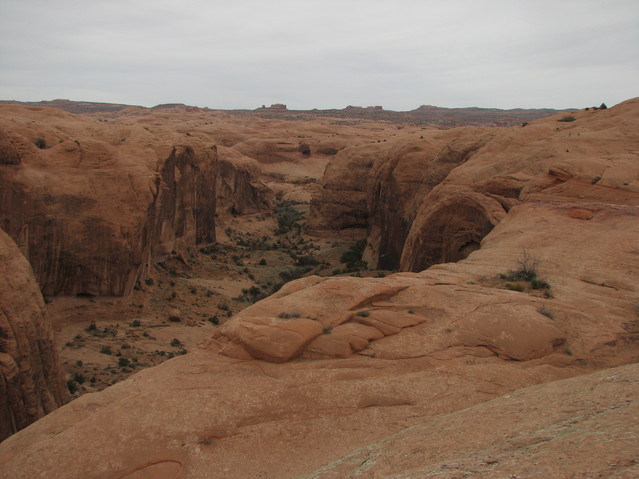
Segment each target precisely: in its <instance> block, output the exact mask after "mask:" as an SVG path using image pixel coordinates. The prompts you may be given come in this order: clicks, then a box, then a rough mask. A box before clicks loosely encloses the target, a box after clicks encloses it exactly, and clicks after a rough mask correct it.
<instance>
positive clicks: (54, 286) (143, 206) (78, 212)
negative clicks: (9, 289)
mask: <svg viewBox="0 0 639 479" xmlns="http://www.w3.org/2000/svg"><path fill="white" fill-rule="evenodd" d="M5 108H7V109H10V110H9V111H8V112H5V117H6V116H9V115H10V114H11V115H16V116H18V117H20V115H24V117H26V118H29V115H34V113H35V112H33V111H32V110H33V109H31V110H30V109H17V108H16V107H5ZM45 110H46V109H45ZM38 113H39V112H38ZM45 113H46V114H41V115H40V116H43V118H40V116H38V115H35V116H36V117H37V118H39V123H38V122H31V123H29V122H26V121H25V125H19V124H18V125H13V124H11V122H7V121H5V124H6V125H9V126H8V127H7V128H6V130H5V132H4V134H3V136H2V137H1V138H0V142H1V144H2V146H0V154H1V155H2V156H1V159H0V168H1V170H2V172H1V173H2V174H1V175H0V195H1V201H0V224H1V225H2V227H3V228H4V229H5V230H6V231H7V233H8V234H9V235H10V236H12V237H13V238H14V240H15V241H16V242H17V243H18V245H19V247H20V248H21V249H22V250H23V251H24V253H25V255H26V256H27V258H28V260H29V262H30V263H31V265H32V267H33V270H34V272H35V275H36V278H37V280H38V283H39V284H40V287H41V289H42V291H43V293H44V294H48V295H56V294H67V295H71V294H79V293H88V294H94V295H125V294H128V293H129V292H130V291H131V290H132V288H133V287H134V285H135V284H136V282H137V281H138V280H140V279H141V278H143V277H144V275H145V274H146V270H147V269H148V268H149V266H150V264H151V262H152V261H155V260H158V259H160V258H162V256H163V255H166V254H168V253H170V252H171V251H173V250H177V249H180V248H183V247H186V246H189V245H193V244H196V243H199V242H203V241H208V242H210V241H213V240H214V239H215V181H216V150H215V149H214V148H211V147H206V146H203V145H197V146H195V147H192V146H188V145H183V146H173V145H170V144H164V145H153V142H154V141H160V140H158V139H157V138H154V137H152V136H151V135H150V134H148V133H147V132H146V131H144V130H142V129H140V130H141V131H136V132H135V135H140V136H141V137H142V139H139V138H133V139H131V141H130V142H129V143H127V142H126V141H122V139H120V140H117V144H115V145H114V144H113V142H114V140H113V139H112V137H110V135H112V134H117V133H118V132H117V131H115V132H114V131H113V130H112V129H109V128H108V127H106V126H105V127H104V131H103V132H101V133H100V134H101V139H94V138H93V137H92V136H93V134H92V133H91V132H87V129H88V128H90V126H91V125H90V123H89V121H88V120H86V119H84V118H78V117H75V116H74V115H70V114H66V113H62V112H56V111H55V110H46V112H45ZM47 116H48V119H49V120H50V122H51V123H52V124H55V122H56V121H60V122H65V124H66V123H68V124H69V125H68V126H67V128H68V129H71V131H72V132H73V133H75V134H78V138H80V139H79V140H76V141H68V140H65V139H63V138H62V137H61V135H62V133H61V132H60V131H54V132H52V133H50V134H48V135H46V136H48V138H49V139H48V140H47V143H50V144H51V145H52V146H51V147H49V148H46V149H38V148H36V146H34V145H33V144H32V143H31V141H29V139H28V137H27V136H26V135H32V136H33V135H38V128H42V129H45V128H51V126H50V125H49V124H46V123H45V120H46V119H47ZM32 123H35V126H34V125H33V124H32ZM87 123H89V124H88V125H87ZM13 129H15V131H14V130H13ZM64 131H68V130H66V129H65V130H64ZM54 135H55V136H54ZM132 136H134V135H132ZM56 137H58V138H59V139H58V140H57V141H56ZM151 145H153V147H152V146H151Z"/></svg>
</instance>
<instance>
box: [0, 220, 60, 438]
mask: <svg viewBox="0 0 639 479" xmlns="http://www.w3.org/2000/svg"><path fill="white" fill-rule="evenodd" d="M0 283H1V284H2V287H1V288H0V440H1V439H4V438H6V437H8V436H10V435H11V434H13V433H15V432H16V431H19V430H20V429H23V428H24V427H26V426H28V425H29V424H31V423H32V422H34V421H36V420H37V419H39V418H41V417H43V416H44V415H45V414H48V413H50V412H51V411H53V410H54V409H56V408H58V407H60V406H62V404H64V403H65V402H66V401H67V400H68V393H67V390H66V386H65V383H64V375H63V373H62V370H61V368H60V364H59V359H58V353H57V351H56V350H55V347H54V342H53V330H52V328H51V324H50V322H49V318H48V316H47V314H46V311H45V309H44V302H43V300H42V295H41V294H40V291H39V289H38V285H37V283H36V281H35V278H34V277H33V272H32V271H31V267H30V266H29V263H28V262H27V260H26V259H25V258H24V256H22V254H21V253H20V250H18V248H17V246H16V245H15V243H14V242H13V241H12V240H11V238H9V236H8V235H7V234H6V233H5V232H4V231H2V230H0Z"/></svg>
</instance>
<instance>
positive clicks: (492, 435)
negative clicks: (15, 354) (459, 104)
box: [0, 101, 639, 479]
mask: <svg viewBox="0 0 639 479" xmlns="http://www.w3.org/2000/svg"><path fill="white" fill-rule="evenodd" d="M636 108H637V102H636V101H633V102H628V103H626V104H623V105H620V106H619V107H615V108H612V109H610V110H608V111H597V112H580V113H577V114H576V115H575V116H576V117H577V120H576V121H575V122H572V123H571V124H564V122H560V123H558V122H557V120H556V119H550V120H548V121H550V122H551V123H550V124H548V125H547V124H545V123H543V122H542V124H540V125H534V124H531V125H528V126H526V127H525V128H521V127H520V130H521V131H524V130H528V129H529V128H530V129H531V130H530V131H527V132H526V133H525V135H524V137H520V136H519V135H520V133H519V130H517V131H515V130H507V131H506V132H505V133H503V134H502V133H499V134H498V135H495V137H494V138H492V139H489V140H488V141H487V142H486V143H485V144H484V146H482V147H480V148H479V149H477V150H476V151H475V152H474V153H473V154H472V155H470V156H468V155H464V154H461V155H460V156H459V158H460V159H459V160H455V161H460V162H461V163H460V166H458V167H457V168H454V169H453V170H451V171H450V173H448V175H447V176H446V178H445V179H444V180H443V181H442V182H441V183H440V184H439V185H438V186H436V187H434V188H433V189H432V190H431V191H430V192H429V193H428V194H426V196H425V197H424V199H422V200H419V201H421V203H419V207H418V208H417V209H416V210H415V219H414V221H413V224H412V226H411V230H410V232H409V235H408V238H407V241H406V244H407V245H408V246H406V247H405V248H404V251H403V256H402V262H404V261H406V263H405V264H406V268H407V269H414V268H418V267H419V265H421V264H425V263H426V262H428V261H430V260H428V259H426V260H425V259H424V258H436V257H438V255H439V257H440V258H444V260H445V259H446V258H450V259H458V258H459V257H461V256H464V255H465V254H466V253H467V252H470V251H472V252H470V253H469V254H468V256H467V257H466V258H465V259H463V260H461V261H459V262H457V263H445V264H437V265H433V266H431V267H430V268H428V269H427V270H424V271H420V272H403V273H397V274H394V275H390V276H387V277H385V278H352V277H348V278H345V277H341V278H321V277H318V276H315V277H308V278H303V279H300V280H297V281H294V282H291V283H288V284H287V285H285V286H284V287H283V288H282V289H281V290H280V291H279V292H278V293H276V294H275V295H273V296H271V297H269V298H267V299H265V300H263V301H261V302H258V303H256V304H254V305H253V306H251V307H249V308H247V309H245V310H244V311H242V312H241V313H239V314H238V315H236V316H235V317H233V318H231V319H230V320H229V321H227V322H226V323H225V324H224V325H223V326H221V327H220V328H219V330H218V334H216V335H215V337H213V338H211V339H210V340H209V341H207V342H206V343H205V344H203V345H201V347H200V349H198V350H195V351H192V352H190V353H188V354H186V355H184V356H180V357H177V358H174V359H171V360H169V361H166V362H164V363H162V364H161V365H160V366H158V367H156V368H152V369H147V370H143V371H141V372H139V373H137V374H135V375H133V376H131V377H130V378H129V379H127V380H125V381H123V382H121V383H118V384H116V385H114V386H112V387H110V388H108V389H106V390H104V391H102V392H100V393H98V394H91V395H84V396H82V397H80V398H79V399H77V400H76V401H74V402H73V403H71V404H68V405H66V406H64V407H62V408H60V409H58V410H56V411H54V412H53V413H51V414H49V415H47V416H46V417H44V418H43V419H41V420H40V421H38V422H37V423H36V424H34V425H32V426H30V427H29V428H27V429H25V430H23V431H20V432H18V433H17V434H15V435H13V436H12V437H10V438H8V439H7V440H5V441H4V442H3V443H2V444H1V445H0V470H2V471H3V473H4V474H6V475H7V476H8V477H12V478H17V479H20V478H25V479H26V478H29V479H31V478H34V477H46V476H48V475H51V473H52V472H55V475H56V477H59V478H60V479H65V478H72V477H99V478H104V479H123V478H127V479H136V478H141V477H155V478H159V479H177V478H180V477H198V478H199V477H211V478H216V477H219V478H225V479H234V478H238V479H239V478H242V479H244V478H247V477H278V478H283V479H286V478H295V477H348V476H349V475H351V476H353V477H369V476H370V477H402V476H406V477H409V476H410V477H420V476H426V475H433V474H434V475H439V476H441V477H448V478H451V479H452V477H458V476H460V475H469V474H471V473H473V474H483V475H487V476H488V475H490V474H492V472H494V471H496V473H495V474H494V475H495V476H496V477H497V476H498V477H502V476H508V475H513V474H519V473H520V471H521V470H523V471H524V472H525V473H526V474H528V473H529V475H533V473H536V472H542V474H543V475H545V476H550V477H554V476H557V475H558V474H565V475H567V476H568V475H574V476H576V477H582V476H586V475H587V474H590V471H593V472H594V474H597V475H601V476H606V477H620V478H621V477H634V476H636V473H635V472H636V469H637V463H636V441H635V440H634V438H635V436H636V434H637V433H638V432H639V431H638V430H637V425H636V421H632V420H629V419H628V418H634V417H635V416H636V415H637V413H638V411H637V404H638V403H637V381H636V376H637V366H636V364H630V363H637V362H639V352H638V351H637V347H636V345H637V341H639V327H638V324H639V319H638V317H637V309H636V305H637V286H636V285H637V284H638V283H639V281H638V280H639V278H638V277H637V272H638V271H639V255H638V254H637V251H638V248H637V238H639V207H638V206H639V204H638V202H637V201H638V195H637V191H638V187H639V179H638V178H639V174H637V173H638V168H639V166H637V162H636V151H637V139H636V131H637V128H636V121H637V115H636V111H637V110H636ZM610 112H611V113H610ZM591 113H592V115H596V116H592V118H588V115H591ZM582 120H583V121H582ZM580 125H583V126H580ZM549 131H551V133H552V132H554V133H552V134H551V135H550V137H549ZM579 133H581V134H579ZM555 137H556V140H553V139H552V138H555ZM524 140H525V141H524ZM582 140H585V143H581V141H582ZM471 143H472V142H471ZM374 148H376V147H371V149H372V150H374ZM565 149H569V150H571V151H572V150H573V149H574V150H575V151H576V153H575V156H574V160H570V158H567V157H564V156H563V153H562V155H561V157H562V158H564V159H565V160H566V161H561V162H560V161H557V156H556V155H557V154H558V153H560V152H562V151H565ZM460 150H461V149H460ZM437 151H440V152H442V151H450V150H446V147H445V146H443V147H442V149H439V150H437ZM500 151H503V152H504V153H500ZM605 151H607V152H608V153H605ZM478 155H480V156H478ZM553 155H555V156H553ZM338 156H339V155H338ZM490 158H492V160H490ZM546 158H554V159H553V160H552V161H546ZM480 159H481V161H479V160H480ZM568 160H570V161H568ZM491 161H493V163H492V164H491ZM371 166H372V165H371ZM491 171H492V173H491ZM398 173H399V172H398ZM593 173H597V177H598V178H597V177H594V178H590V175H592V174H593ZM390 177H391V178H392V177H393V176H392V175H391V176H390ZM418 196H419V195H417V194H415V198H417V197H418ZM425 199H429V201H425ZM431 200H432V201H431ZM447 202H449V203H447ZM465 202H467V203H465ZM415 204H416V205H417V204H418V200H416V201H415ZM447 204H451V205H453V208H452V209H451V210H443V209H442V205H447ZM465 208H468V209H465ZM429 211H449V213H454V214H456V215H457V216H459V217H460V218H462V219H464V221H459V220H454V219H451V221H450V222H445V221H443V220H440V219H438V218H439V216H437V215H436V214H430V216H429V215H425V214H424V212H429ZM477 215H479V216H480V217H481V218H482V219H481V220H480V221H479V222H478V223H473V221H475V218H476V217H477ZM427 219H428V220H427ZM431 222H434V223H435V224H437V225H439V226H440V229H443V232H442V234H441V236H440V239H441V242H445V243H446V244H447V243H448V242H450V240H451V239H455V238H459V241H458V242H457V243H453V244H454V245H455V246H454V247H453V249H446V248H443V249H441V248H440V246H438V244H439V243H438V242H434V243H432V244H431V243H428V241H426V239H427V238H425V237H424V232H425V231H426V232H427V231H428V227H429V224H430V223H431ZM449 224H450V225H451V229H450V231H449V230H446V227H447V226H448V225H449ZM477 224H479V226H481V228H484V226H485V229H481V228H479V227H478V226H477ZM431 227H432V226H431ZM461 229H466V230H475V229H479V233H477V236H473V235H474V234H475V233H474V232H473V231H469V232H468V236H464V235H465V234H466V233H464V235H461V234H460V230H461ZM428 235H431V233H428ZM480 237H481V238H480ZM469 238H470V239H469ZM418 240H419V241H418ZM472 242H480V243H481V248H480V249H476V248H475V246H474V245H473V244H470V243H472ZM409 247H410V248H409ZM437 248H440V250H441V251H440V250H438V249H437ZM473 250H474V251H473ZM434 251H440V253H438V254H434V253H433V252H434ZM522 251H526V252H527V255H529V256H530V257H532V258H535V260H538V261H535V263H537V264H536V265H535V266H536V273H537V274H536V276H535V278H536V279H537V280H538V282H537V283H535V284H533V283H532V281H529V280H521V281H520V280H519V279H521V278H519V277H517V276H516V275H515V276H514V279H509V278H510V277H511V276H513V271H511V270H514V269H515V268H517V266H518V258H520V257H521V254H522ZM403 264H404V263H403ZM500 273H501V277H500ZM509 281H512V283H509ZM524 283H525V284H524ZM296 358H299V359H296ZM627 364H630V365H628V366H624V367H622V368H619V369H614V370H606V371H600V372H598V373H595V374H594V375H587V373H592V372H593V371H596V370H598V369H605V368H613V367H616V366H620V365H627ZM576 376H579V377H576ZM569 377H573V379H570V380H568V381H562V380H564V379H566V378H569ZM543 383H546V384H543ZM524 388H526V389H524ZM500 421H501V422H500ZM496 424H497V425H496ZM124 438H125V439H126V440H123V439H124ZM478 451H479V452H478ZM522 457H523V458H525V460H524V461H523V462H525V464H523V465H522ZM313 471H315V472H313ZM309 474H310V475H311V476H309Z"/></svg>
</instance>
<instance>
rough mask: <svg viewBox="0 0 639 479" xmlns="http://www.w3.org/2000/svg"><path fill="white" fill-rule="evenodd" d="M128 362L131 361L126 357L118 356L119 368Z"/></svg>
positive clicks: (125, 365)
mask: <svg viewBox="0 0 639 479" xmlns="http://www.w3.org/2000/svg"><path fill="white" fill-rule="evenodd" d="M130 363H131V361H129V360H128V359H127V358H118V366H120V367H121V368H125V367H127V366H128V365H129V364H130Z"/></svg>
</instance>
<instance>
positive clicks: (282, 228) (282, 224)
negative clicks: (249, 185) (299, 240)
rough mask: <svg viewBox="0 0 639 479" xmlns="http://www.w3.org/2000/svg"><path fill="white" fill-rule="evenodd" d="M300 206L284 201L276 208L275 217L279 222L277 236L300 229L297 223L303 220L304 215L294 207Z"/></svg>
mask: <svg viewBox="0 0 639 479" xmlns="http://www.w3.org/2000/svg"><path fill="white" fill-rule="evenodd" d="M297 204H300V203H299V202H295V201H282V202H281V203H279V204H278V205H277V206H276V207H275V217H276V220H277V230H276V231H275V234H277V235H283V234H286V233H288V232H289V231H291V230H292V229H300V225H299V224H298V223H297V222H298V221H299V220H301V219H302V213H300V212H299V211H297V210H296V209H295V208H294V206H295V205H297Z"/></svg>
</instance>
